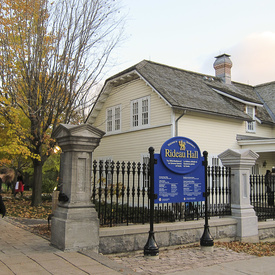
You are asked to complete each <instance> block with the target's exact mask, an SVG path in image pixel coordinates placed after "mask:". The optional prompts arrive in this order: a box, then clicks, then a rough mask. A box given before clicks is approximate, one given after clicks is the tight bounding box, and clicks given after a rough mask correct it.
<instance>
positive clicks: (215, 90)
mask: <svg viewBox="0 0 275 275" xmlns="http://www.w3.org/2000/svg"><path fill="white" fill-rule="evenodd" d="M137 78H141V79H143V80H144V81H145V82H146V83H147V84H148V85H150V86H151V87H152V89H153V90H154V91H155V92H157V93H158V94H159V95H160V96H161V97H162V98H163V99H164V100H165V101H166V102H167V103H168V104H169V105H170V106H171V107H172V108H176V109H177V108H178V109H185V110H192V111H196V112H203V113H209V114H214V115H221V116H227V117H232V118H237V119H241V120H251V118H250V117H249V116H248V115H247V114H245V112H244V108H243V106H242V107H241V108H240V104H232V99H234V98H235V100H238V101H239V102H242V103H243V105H245V104H249V105H254V106H258V109H259V110H260V111H259V112H258V114H261V118H260V120H263V121H265V122H266V121H267V122H270V123H272V122H273V121H272V119H271V117H270V116H269V114H268V113H267V112H266V110H265V109H264V108H262V106H263V102H262V101H261V100H260V98H259V97H258V96H257V93H256V92H255V90H254V87H253V86H249V85H244V84H241V83H236V82H232V84H225V83H224V82H222V81H221V79H220V78H217V77H213V76H209V75H204V74H200V73H195V72H191V71H187V70H182V69H178V68H174V67H170V66H166V65H162V64H159V63H154V62H151V61H146V60H143V61H141V62H140V63H138V64H136V65H134V66H132V67H130V68H128V69H127V70H125V71H122V72H121V73H119V74H116V75H114V76H113V77H111V78H109V79H107V80H106V82H105V85H104V87H103V89H102V91H101V93H100V95H99V97H98V99H97V102H96V103H95V105H94V107H93V109H92V111H91V113H90V115H89V118H90V119H89V118H88V120H89V122H92V117H95V116H96V110H97V109H99V108H98V106H99V104H100V102H102V100H104V96H106V95H107V94H108V89H110V88H111V86H117V85H121V84H123V83H126V82H129V81H132V80H134V79H137ZM229 98H230V100H229ZM262 109H263V110H262Z"/></svg>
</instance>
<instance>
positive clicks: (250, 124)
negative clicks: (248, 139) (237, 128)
mask: <svg viewBox="0 0 275 275" xmlns="http://www.w3.org/2000/svg"><path fill="white" fill-rule="evenodd" d="M246 113H247V114H248V115H249V116H250V117H251V118H252V119H253V121H247V122H246V131H247V132H250V133H255V132H256V122H255V107H254V106H251V105H247V106H246Z"/></svg>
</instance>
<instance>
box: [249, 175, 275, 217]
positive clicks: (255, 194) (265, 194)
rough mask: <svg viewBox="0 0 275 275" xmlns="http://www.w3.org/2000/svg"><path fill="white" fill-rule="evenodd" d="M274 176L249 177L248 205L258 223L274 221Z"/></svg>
mask: <svg viewBox="0 0 275 275" xmlns="http://www.w3.org/2000/svg"><path fill="white" fill-rule="evenodd" d="M274 191H275V176H271V175H268V176H263V175H250V203H251V205H252V206H253V207H254V210H255V212H256V215H257V216H258V220H259V221H263V220H268V219H275V207H274Z"/></svg>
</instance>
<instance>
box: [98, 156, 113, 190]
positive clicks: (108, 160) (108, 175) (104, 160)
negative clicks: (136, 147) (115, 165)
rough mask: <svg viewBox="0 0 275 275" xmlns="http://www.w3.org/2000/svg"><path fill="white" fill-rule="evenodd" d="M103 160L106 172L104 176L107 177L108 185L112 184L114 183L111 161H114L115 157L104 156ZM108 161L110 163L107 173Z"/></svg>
mask: <svg viewBox="0 0 275 275" xmlns="http://www.w3.org/2000/svg"><path fill="white" fill-rule="evenodd" d="M100 160H102V161H103V170H104V172H103V173H102V175H101V176H102V177H103V178H105V181H106V184H107V186H108V185H110V184H111V183H112V174H111V168H110V166H111V163H112V161H113V158H112V157H104V158H100V159H99V161H100ZM106 161H107V162H108V164H109V170H108V171H107V172H108V173H107V174H106V171H105V163H106Z"/></svg>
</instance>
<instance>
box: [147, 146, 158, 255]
mask: <svg viewBox="0 0 275 275" xmlns="http://www.w3.org/2000/svg"><path fill="white" fill-rule="evenodd" d="M154 151H155V150H154V148H153V147H150V148H149V153H150V231H149V236H148V240H147V243H146V245H145V246H144V256H151V258H152V259H154V258H155V259H158V258H159V248H158V245H157V243H156V241H155V236H154V201H155V192H154V190H155V188H154V165H155V158H154Z"/></svg>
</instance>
